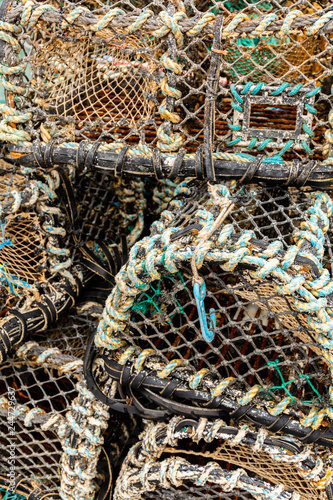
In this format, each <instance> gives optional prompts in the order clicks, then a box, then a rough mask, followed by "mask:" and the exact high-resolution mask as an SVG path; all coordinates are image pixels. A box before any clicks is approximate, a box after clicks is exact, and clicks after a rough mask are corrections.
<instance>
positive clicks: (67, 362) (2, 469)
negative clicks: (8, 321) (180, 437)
mask: <svg viewBox="0 0 333 500" xmlns="http://www.w3.org/2000/svg"><path fill="white" fill-rule="evenodd" d="M100 312H101V306H100V305H98V304H96V303H85V304H84V305H82V306H80V308H79V309H77V310H72V311H71V312H70V313H69V314H68V315H67V316H65V317H64V318H62V320H61V321H59V323H58V324H57V326H55V327H53V328H52V329H51V330H50V331H48V332H45V333H44V334H43V335H42V334H40V336H39V338H38V342H31V341H30V342H28V343H26V344H23V346H22V347H20V349H19V350H18V351H17V352H16V354H15V355H14V356H13V357H12V358H10V359H8V361H7V362H6V363H4V364H3V365H2V366H1V370H0V449H1V456H2V459H1V462H0V484H1V486H2V487H4V488H6V483H5V482H4V481H3V480H2V478H3V477H8V475H9V471H10V466H11V463H12V462H11V454H10V451H11V448H10V445H11V444H13V442H14V446H15V459H14V461H15V467H16V471H17V474H18V476H19V477H20V478H21V479H22V480H23V482H24V483H25V484H27V485H33V486H34V488H35V489H36V488H37V487H38V488H42V489H45V493H47V494H49V495H50V494H51V493H53V494H54V495H55V497H54V498H57V499H58V498H59V499H60V498H62V499H63V500H72V499H73V500H74V499H75V500H77V499H78V498H80V499H88V498H92V495H93V496H94V495H95V494H96V493H98V491H99V489H100V488H101V486H102V488H106V486H108V489H109V490H110V488H111V482H112V471H113V470H114V468H115V467H116V466H117V464H118V461H119V459H120V458H121V455H122V453H123V450H124V448H125V447H126V444H127V441H128V440H129V438H130V436H131V434H132V432H133V429H134V427H135V425H136V423H135V420H134V419H133V417H130V416H129V417H127V418H124V417H121V418H119V417H118V416H117V414H113V413H111V414H110V413H109V412H108V411H107V409H106V407H105V406H104V405H103V404H101V403H100V402H98V401H96V399H95V398H94V396H93V395H92V394H91V393H90V392H89V391H88V390H87V389H86V386H85V383H84V380H83V378H82V365H83V361H82V356H83V351H84V348H85V345H86V342H87V339H88V338H89V336H90V335H91V334H92V332H93V331H94V329H95V328H96V323H97V321H98V319H97V318H98V316H99V315H100ZM97 371H98V369H97ZM102 378H103V377H102ZM102 378H101V379H100V380H102ZM108 390H109V391H111V392H112V384H111V387H110V386H109V387H108ZM11 405H12V408H13V410H14V411H10V407H11ZM12 418H13V421H14V424H10V422H12V420H11V419H12ZM109 483H110V484H109ZM7 486H8V484H7ZM19 491H20V489H19V488H17V492H19ZM36 494H37V493H36ZM59 494H60V496H58V495H59ZM104 494H106V490H105V491H104ZM109 494H110V491H109ZM47 498H49V497H47ZM101 498H104V497H101Z"/></svg>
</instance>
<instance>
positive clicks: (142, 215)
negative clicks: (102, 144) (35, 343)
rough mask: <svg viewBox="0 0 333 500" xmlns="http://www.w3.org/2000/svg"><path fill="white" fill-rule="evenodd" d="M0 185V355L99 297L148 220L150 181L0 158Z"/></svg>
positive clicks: (150, 212) (108, 287) (150, 213)
mask: <svg viewBox="0 0 333 500" xmlns="http://www.w3.org/2000/svg"><path fill="white" fill-rule="evenodd" d="M0 185H1V191H0V203H1V217H0V224H1V235H0V238H1V241H0V260H1V263H0V284H1V286H0V301H1V316H2V319H1V334H0V336H1V340H0V358H1V360H4V359H5V357H6V355H7V353H8V352H9V351H10V349H11V346H12V345H18V344H19V343H21V342H22V341H23V340H24V339H26V338H27V336H28V335H31V334H34V333H38V332H40V331H43V330H46V329H47V328H48V326H49V325H50V324H52V323H53V322H54V321H56V320H57V319H58V317H60V316H61V315H62V314H63V313H64V312H65V311H66V310H68V308H69V307H71V306H72V305H74V303H76V302H77V300H81V299H82V300H88V299H89V297H92V298H93V300H95V301H100V302H103V301H104V300H105V298H106V297H107V295H108V293H109V291H110V290H111V287H112V286H113V284H114V280H113V276H114V274H115V273H116V272H117V270H118V269H119V268H120V267H121V265H122V263H123V262H125V261H126V258H127V251H128V250H127V249H128V248H130V247H131V246H132V245H133V244H134V242H135V241H136V240H137V239H138V238H139V237H140V236H141V235H142V233H143V230H144V224H145V222H146V224H148V225H149V223H150V222H152V221H153V220H154V214H153V210H152V208H153V205H154V202H153V199H152V198H153V189H154V184H153V183H150V184H149V186H147V187H146V186H145V182H144V181H141V180H134V179H129V180H128V181H126V180H125V181H122V180H121V179H111V180H110V178H109V176H107V175H105V174H102V173H99V172H82V173H78V174H77V175H75V174H74V172H73V170H72V169H71V168H70V167H69V168H67V169H61V168H60V169H52V170H50V171H49V172H47V173H46V172H43V171H42V170H35V171H33V172H32V171H31V170H30V169H29V168H26V167H22V166H20V165H17V164H14V165H11V164H8V163H3V168H2V171H1V177H0ZM89 294H90V295H89ZM0 362H1V361H0Z"/></svg>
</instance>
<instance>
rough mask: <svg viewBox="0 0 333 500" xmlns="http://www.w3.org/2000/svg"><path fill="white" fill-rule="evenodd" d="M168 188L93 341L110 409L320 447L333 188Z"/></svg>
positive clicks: (325, 401) (325, 440)
mask: <svg viewBox="0 0 333 500" xmlns="http://www.w3.org/2000/svg"><path fill="white" fill-rule="evenodd" d="M176 192H178V194H179V196H178V197H176V198H175V199H174V200H172V201H171V202H170V204H169V208H168V210H165V211H164V212H163V213H162V214H161V217H160V220H159V221H158V222H155V223H153V225H152V227H151V235H150V236H149V237H146V238H143V239H142V240H141V241H139V242H138V243H136V244H135V245H134V247H133V248H132V250H131V252H130V255H129V260H128V263H127V264H126V265H125V266H123V268H122V269H121V271H120V272H119V273H118V275H117V276H116V278H115V281H116V286H115V287H114V288H113V290H112V292H111V294H110V296H109V297H108V299H107V301H106V305H105V308H104V311H103V317H102V320H101V322H100V324H99V327H98V331H97V335H96V337H95V344H96V346H97V347H102V348H104V351H103V353H102V359H103V361H104V366H105V370H106V371H107V372H108V374H109V375H110V377H111V379H112V380H115V381H117V382H118V383H119V395H118V396H117V397H116V399H115V403H116V402H117V404H119V402H122V404H123V409H124V411H126V409H127V410H128V411H133V412H134V413H141V414H143V415H145V416H151V417H152V416H153V417H155V418H161V417H163V416H165V415H166V414H167V413H168V412H172V413H178V414H182V415H188V416H193V415H196V416H205V417H211V418H219V417H223V418H227V417H226V415H230V416H231V418H237V419H239V418H245V419H248V420H251V421H256V422H257V423H258V425H259V424H260V425H262V426H264V427H268V428H270V429H272V430H274V431H275V432H277V431H278V430H279V429H280V428H281V427H283V428H284V432H286V433H291V434H292V435H294V436H296V437H300V436H303V437H304V439H306V440H309V442H312V441H314V440H315V441H318V442H320V444H323V445H325V446H329V445H330V442H331V441H330V439H331V437H330V436H331V431H330V430H329V429H328V428H327V426H328V425H329V422H330V419H331V418H332V409H331V394H332V378H331V377H332V375H331V368H332V351H331V349H332V343H331V337H330V335H331V334H330V332H331V328H332V327H331V324H332V322H331V316H332V309H331V293H332V292H331V291H332V289H333V288H332V281H331V277H330V268H331V259H332V247H331V240H332V236H331V230H330V217H331V214H332V207H333V204H332V201H331V198H330V196H329V194H327V193H320V192H311V191H300V192H297V191H294V190H291V191H279V190H278V189H268V188H265V187H263V186H257V185H252V186H250V187H249V188H248V189H246V188H244V187H240V188H237V187H236V186H235V184H234V183H232V184H231V189H228V188H227V187H226V186H225V185H215V186H210V185H208V186H207V185H203V186H201V187H199V186H198V184H197V183H196V182H193V181H191V182H188V181H186V182H183V183H182V184H180V185H179V187H178V188H177V189H176ZM176 194H177V193H176ZM90 355H92V354H91V353H90ZM88 371H89V370H88ZM88 379H89V387H90V388H91V390H92V391H94V390H95V389H96V387H94V383H93V380H92V379H91V377H90V378H89V376H88ZM96 395H97V392H96ZM98 397H100V394H98ZM102 400H103V401H104V402H105V401H106V400H105V399H103V397H102ZM108 404H110V406H112V401H108ZM228 418H229V417H228ZM313 430H316V431H317V432H315V433H313ZM305 436H306V437H305Z"/></svg>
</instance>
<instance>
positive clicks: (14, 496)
mask: <svg viewBox="0 0 333 500" xmlns="http://www.w3.org/2000/svg"><path fill="white" fill-rule="evenodd" d="M3 493H4V494H5V495H4V496H2V495H3ZM0 495H1V497H0V498H1V500H26V499H27V497H24V496H22V495H19V494H18V493H11V492H10V491H7V490H5V489H4V488H0Z"/></svg>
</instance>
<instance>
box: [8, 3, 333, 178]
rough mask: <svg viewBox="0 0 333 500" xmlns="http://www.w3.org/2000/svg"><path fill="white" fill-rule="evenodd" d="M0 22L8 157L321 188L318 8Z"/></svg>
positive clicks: (327, 174) (323, 126)
mask: <svg viewBox="0 0 333 500" xmlns="http://www.w3.org/2000/svg"><path fill="white" fill-rule="evenodd" d="M2 19H3V24H2V27H1V29H2V33H3V35H2V38H1V40H2V42H1V54H0V55H1V60H2V68H3V69H2V71H3V75H4V76H3V77H2V79H1V84H2V86H3V87H4V89H5V91H6V96H7V100H6V105H2V107H1V112H2V114H3V120H2V122H1V127H0V128H1V131H0V133H1V139H2V140H3V141H4V143H5V144H7V146H8V148H7V150H6V151H5V150H4V153H3V154H4V155H5V156H6V157H7V158H8V159H10V158H11V159H13V156H14V158H16V159H18V161H19V162H22V163H25V164H26V163H30V164H31V165H35V166H37V165H39V166H43V167H44V168H47V167H48V166H50V165H52V164H53V163H55V164H59V163H68V162H69V163H71V164H75V165H76V166H77V167H78V168H83V167H87V166H89V168H91V167H93V168H98V169H102V170H107V171H109V172H115V173H116V174H118V175H119V174H120V173H121V172H123V173H124V174H129V175H135V176H137V175H155V176H156V177H157V178H161V177H163V176H167V177H168V176H171V177H173V176H176V174H180V175H182V176H187V175H189V176H197V177H199V178H200V177H202V176H206V177H207V178H208V179H215V178H221V177H224V178H225V177H228V176H229V177H230V175H231V173H232V174H233V175H234V176H236V177H244V174H245V173H247V177H250V178H251V177H257V178H272V179H277V180H280V181H284V182H289V183H296V184H298V185H302V184H305V183H307V182H309V183H314V182H317V183H318V182H320V183H324V182H325V181H328V180H329V179H331V170H332V168H331V166H332V153H331V145H332V129H331V126H332V116H333V114H332V111H331V109H332V96H331V86H332V83H333V81H332V76H331V72H332V55H331V53H332V30H333V21H332V12H331V9H330V4H329V3H327V4H326V3H325V2H323V3H321V2H313V1H311V2H310V1H308V0H307V1H305V2H303V1H299V2H294V3H291V2H289V1H288V0H285V1H272V2H261V1H260V2H259V1H258V2H257V1H248V0H244V1H243V0H239V1H230V0H223V1H221V2H217V3H216V2H211V3H210V4H209V3H207V2H194V1H188V2H184V3H183V2H179V3H177V5H174V4H173V3H168V2H163V1H161V0H159V1H155V2H144V4H141V3H140V4H137V3H136V2H131V1H129V0H123V1H121V2H117V3H114V4H112V5H110V4H108V3H106V2H99V1H98V2H80V5H73V4H72V3H71V2H67V1H64V2H61V5H60V4H58V3H55V4H53V3H48V2H47V1H44V2H38V3H35V2H33V3H31V2H29V3H28V4H27V3H26V2H19V1H10V0H7V1H6V2H4V4H3V7H2ZM53 140H54V141H55V143H52V141H53ZM39 141H40V142H39ZM96 142H97V144H96ZM50 143H52V144H53V146H52V147H51V148H48V147H47V146H46V145H47V144H48V145H50ZM89 143H90V144H89ZM33 144H35V145H34V146H33ZM79 144H80V147H78V146H79ZM201 148H202V149H201ZM309 160H311V161H310V162H309ZM313 160H315V161H316V162H318V163H314V162H313ZM273 166H274V167H273Z"/></svg>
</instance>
